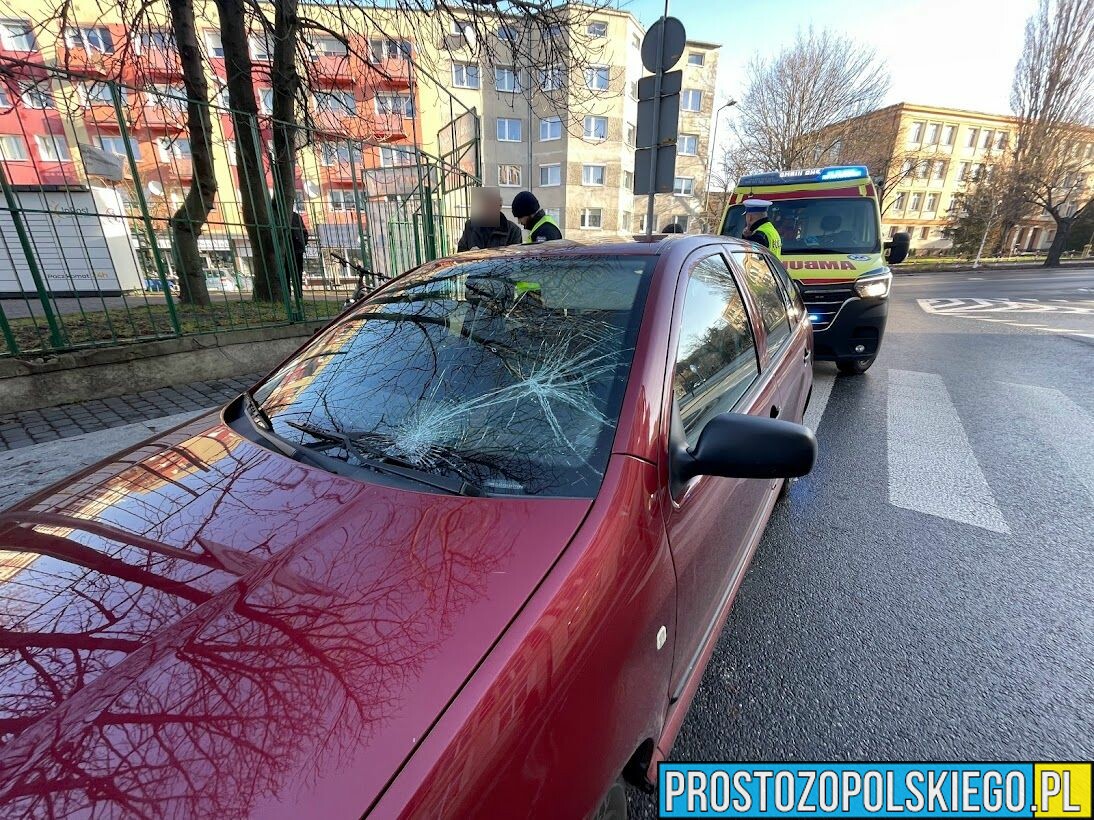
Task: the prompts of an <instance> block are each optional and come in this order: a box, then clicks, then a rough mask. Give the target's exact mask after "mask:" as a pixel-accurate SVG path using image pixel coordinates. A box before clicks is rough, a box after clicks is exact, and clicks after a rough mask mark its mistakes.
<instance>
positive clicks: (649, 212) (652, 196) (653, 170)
mask: <svg viewBox="0 0 1094 820" xmlns="http://www.w3.org/2000/svg"><path fill="white" fill-rule="evenodd" d="M668 17H669V0H665V11H664V13H663V14H662V15H661V25H660V26H658V27H657V55H658V57H661V56H663V55H664V53H665V21H666V20H668ZM666 68H671V66H662V67H661V68H660V70H658V71H656V72H654V75H653V98H654V99H655V100H656V101H657V102H656V103H654V106H653V133H654V136H655V137H656V136H658V135H659V134H660V131H661V77H662V76H663V75H664V73H665V69H666ZM656 179H657V149H656V148H653V150H651V151H650V183H651V184H650V192H649V195H648V196H647V198H646V236H652V235H653V211H654V201H655V200H656V199H657V190H656V186H655V185H654V184H653V182H654V180H656Z"/></svg>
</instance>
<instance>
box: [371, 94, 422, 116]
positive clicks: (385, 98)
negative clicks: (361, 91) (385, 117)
mask: <svg viewBox="0 0 1094 820" xmlns="http://www.w3.org/2000/svg"><path fill="white" fill-rule="evenodd" d="M375 105H376V113H377V114H399V115H400V116H403V117H413V116H414V99H413V98H412V97H411V96H410V95H409V94H377V95H376V101H375Z"/></svg>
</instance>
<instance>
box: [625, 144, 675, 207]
mask: <svg viewBox="0 0 1094 820" xmlns="http://www.w3.org/2000/svg"><path fill="white" fill-rule="evenodd" d="M652 151H656V152H657V172H656V174H655V183H656V184H655V185H653V186H652V188H651V185H650V165H651V164H652V163H651V162H650V152H652ZM675 176H676V146H675V145H662V146H661V147H660V148H639V149H638V150H637V151H635V152H634V193H635V196H645V195H646V194H667V193H669V192H670V191H672V189H673V183H674V182H675ZM647 227H649V226H647Z"/></svg>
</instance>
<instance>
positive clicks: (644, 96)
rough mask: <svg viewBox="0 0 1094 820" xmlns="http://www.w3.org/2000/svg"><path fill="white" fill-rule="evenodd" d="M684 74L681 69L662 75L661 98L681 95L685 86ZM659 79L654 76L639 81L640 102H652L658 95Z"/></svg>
mask: <svg viewBox="0 0 1094 820" xmlns="http://www.w3.org/2000/svg"><path fill="white" fill-rule="evenodd" d="M683 78H684V72H683V71H681V70H680V69H676V70H675V71H666V72H665V73H664V74H662V75H661V96H662V97H667V96H668V95H669V94H679V93H680V89H681V88H682V87H683V85H684V80H683ZM656 87H657V78H656V77H654V76H650V77H643V78H642V79H641V80H639V81H638V99H640V100H652V99H653V95H654V94H656V93H657V91H656Z"/></svg>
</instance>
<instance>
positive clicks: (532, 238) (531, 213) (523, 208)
mask: <svg viewBox="0 0 1094 820" xmlns="http://www.w3.org/2000/svg"><path fill="white" fill-rule="evenodd" d="M512 211H513V218H514V219H516V220H517V222H519V223H520V224H521V225H523V226H524V227H525V228H526V229H527V230H529V231H531V233H529V234H528V238H527V239H525V240H524V244H526V245H531V244H535V243H538V242H550V241H551V240H552V239H562V231H560V230H559V228H558V223H557V222H555V220H554V219H552V218H551V217H549V216H548V215H547V214H545V213H544V212H543V209H542V208H541V207H539V200H538V199H536V195H535V194H533V193H532V192H531V191H521V192H520V193H519V194H517V195H516V196H515V197H513V205H512Z"/></svg>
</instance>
